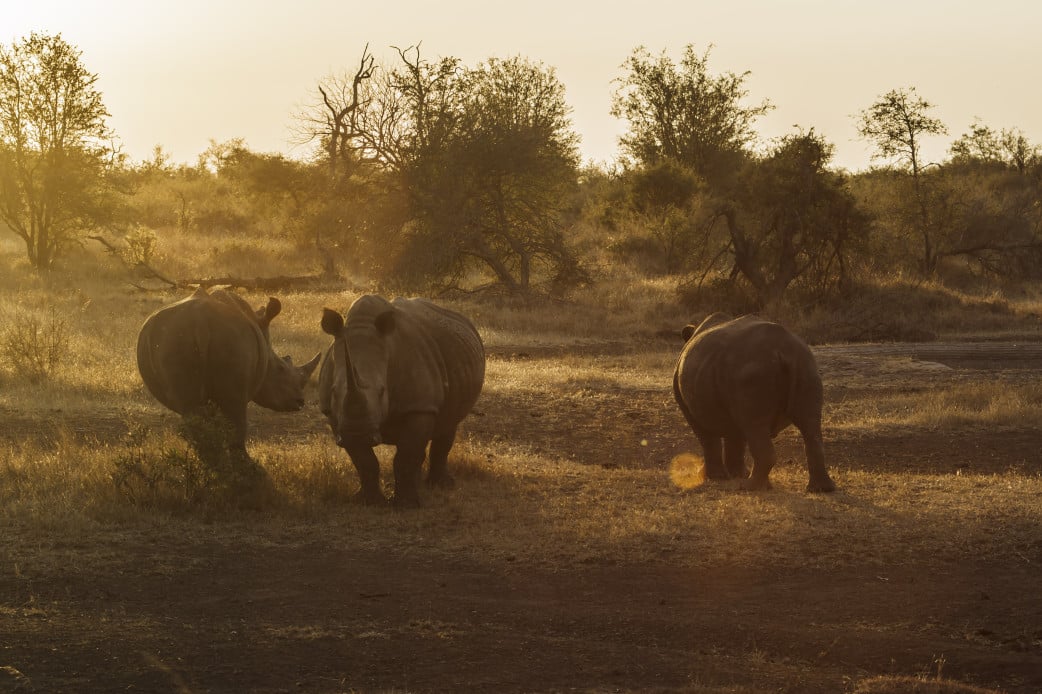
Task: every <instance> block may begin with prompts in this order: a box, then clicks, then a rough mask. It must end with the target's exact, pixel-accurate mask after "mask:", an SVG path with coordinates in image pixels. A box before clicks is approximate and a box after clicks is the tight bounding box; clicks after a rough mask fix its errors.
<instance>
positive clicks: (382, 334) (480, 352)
mask: <svg viewBox="0 0 1042 694" xmlns="http://www.w3.org/2000/svg"><path fill="white" fill-rule="evenodd" d="M322 330H323V331H324V332H325V333H326V334H328V335H331V336H332V337H333V343H332V344H331V345H330V346H329V348H328V349H327V350H326V353H325V357H324V359H323V360H322V368H321V370H320V371H319V377H318V390H319V405H320V407H321V409H322V412H323V414H325V415H326V418H327V420H328V421H329V426H330V428H331V429H332V431H333V436H334V438H335V439H336V442H337V444H338V445H339V446H340V447H341V448H343V449H344V450H345V451H347V454H348V456H349V457H350V458H351V462H352V463H353V464H354V466H355V469H356V470H357V471H358V478H359V481H360V482H361V486H362V489H361V492H360V496H361V498H362V500H363V501H364V502H365V503H368V504H383V503H386V501H387V500H386V498H385V497H384V494H383V491H382V490H381V488H380V468H379V462H378V461H377V458H376V455H375V453H374V452H373V447H374V446H376V445H379V444H381V443H386V444H390V445H393V446H396V447H397V450H396V452H395V457H394V503H395V505H397V506H400V507H415V506H418V505H419V494H418V489H417V487H418V481H419V475H420V469H421V468H422V466H423V461H424V459H425V458H426V457H427V444H428V443H429V444H430V468H429V471H428V474H427V483H428V485H431V486H451V485H452V483H453V481H452V478H451V477H450V476H449V474H448V471H447V461H448V454H449V450H450V449H451V448H452V445H453V442H454V441H455V438H456V428H457V427H458V425H459V423H460V422H461V421H462V420H463V418H464V417H466V416H467V414H468V413H469V412H470V410H471V408H473V406H474V403H475V402H477V399H478V396H479V395H480V394H481V388H482V386H483V385H484V381H485V348H484V346H483V345H482V342H481V337H480V336H479V335H478V332H477V330H476V329H475V328H474V325H473V324H472V323H471V322H470V321H469V320H468V319H467V318H465V317H464V316H461V315H460V314H458V313H455V312H453V311H449V310H447V309H444V308H441V307H439V306H436V305H435V304H433V303H431V302H429V301H426V300H424V299H402V298H399V299H395V300H394V301H393V302H392V301H387V300H386V299H384V298H382V297H379V296H373V295H368V296H363V297H360V298H359V299H357V300H356V301H355V302H354V303H353V304H351V307H350V308H349V309H348V312H347V316H346V317H345V316H342V315H341V314H340V313H338V312H336V311H334V310H332V309H328V308H327V309H325V311H324V312H323V314H322Z"/></svg>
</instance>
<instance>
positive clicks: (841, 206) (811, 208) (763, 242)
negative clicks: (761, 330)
mask: <svg viewBox="0 0 1042 694" xmlns="http://www.w3.org/2000/svg"><path fill="white" fill-rule="evenodd" d="M832 152H833V146H832V144H831V143H829V142H826V141H825V140H824V139H823V138H822V137H821V136H819V135H818V134H816V133H815V132H814V131H813V129H812V130H810V131H807V132H802V131H801V132H799V133H796V134H793V135H789V136H786V137H784V138H782V139H781V140H780V141H779V142H778V143H777V145H776V146H775V147H774V148H773V149H772V150H771V151H770V152H769V153H768V154H767V155H766V156H764V157H762V158H760V159H758V160H755V161H752V162H750V163H749V164H748V166H747V168H746V169H745V171H744V172H743V176H742V179H743V184H742V186H741V187H740V188H738V189H736V191H735V194H734V195H733V197H732V198H731V200H730V201H728V202H727V203H725V204H723V205H722V207H721V208H720V209H721V212H720V214H721V215H722V216H723V217H724V218H725V221H726V227H727V232H728V236H729V250H730V251H731V253H732V255H733V259H734V265H733V268H732V271H731V274H732V276H733V277H734V276H738V275H741V276H742V277H744V278H745V279H746V280H747V281H748V282H749V284H750V285H751V286H752V288H753V291H754V293H755V295H756V300H757V303H758V304H759V305H760V306H761V307H762V306H767V305H770V304H772V303H776V302H777V301H778V300H780V299H781V297H782V295H783V294H784V293H785V291H786V290H787V289H788V287H789V286H790V285H792V284H793V283H794V282H797V281H802V282H804V283H805V284H807V285H808V286H809V287H811V288H812V289H813V290H814V291H815V293H817V294H823V293H824V292H826V291H827V290H828V289H829V288H830V287H831V286H836V285H838V286H840V287H842V285H843V284H844V283H845V282H846V280H847V279H848V268H847V265H848V255H849V254H850V252H851V249H852V247H853V246H855V244H857V243H859V242H863V241H864V239H865V237H866V235H867V233H868V217H867V215H865V214H864V212H862V211H861V210H860V209H859V208H858V206H857V203H856V200H855V199H854V196H853V195H852V194H851V192H850V191H849V189H848V187H847V182H846V179H845V177H844V176H843V175H842V174H840V173H837V172H835V171H832V170H830V169H829V168H828V164H829V162H830V161H831V159H832Z"/></svg>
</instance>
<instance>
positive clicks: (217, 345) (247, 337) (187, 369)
mask: <svg viewBox="0 0 1042 694" xmlns="http://www.w3.org/2000/svg"><path fill="white" fill-rule="evenodd" d="M266 351H267V343H266V342H265V341H264V336H263V335H262V334H261V331H260V328H259V327H258V326H257V325H256V324H255V322H253V321H251V320H250V318H249V317H248V316H247V315H245V314H243V313H242V312H241V311H239V310H237V309H236V308H235V307H232V306H230V305H228V304H226V303H223V302H219V301H214V300H211V299H209V298H205V297H198V296H193V297H189V298H188V299H185V300H182V301H179V302H177V303H175V304H172V305H170V306H166V307H164V308H161V309H159V310H158V311H156V312H155V313H153V314H152V315H151V316H149V317H148V318H147V319H146V320H145V323H144V325H143V326H142V328H141V332H140V333H139V335H138V344H137V360H138V370H139V371H140V373H141V378H142V380H143V381H144V383H145V386H146V387H147V388H148V390H149V392H151V393H152V395H153V396H154V397H155V398H156V399H157V400H159V402H161V403H162V404H163V405H164V406H166V407H168V408H169V409H171V410H173V411H175V412H178V413H181V414H183V413H185V412H186V411H189V410H191V409H193V408H196V407H199V406H201V405H203V404H205V403H206V401H207V400H214V401H226V402H234V401H238V400H240V399H241V400H242V402H243V403H245V402H247V401H249V399H250V398H251V397H252V395H253V393H255V392H256V391H257V389H258V388H259V387H260V384H261V382H262V381H263V379H264V376H265V373H266V371H267V363H268V362H267V355H266Z"/></svg>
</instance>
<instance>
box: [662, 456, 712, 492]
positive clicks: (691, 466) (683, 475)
mask: <svg viewBox="0 0 1042 694" xmlns="http://www.w3.org/2000/svg"><path fill="white" fill-rule="evenodd" d="M669 479H670V480H671V481H672V482H673V484H675V485H676V486H677V487H679V488H680V489H685V490H687V489H695V488H697V487H701V486H702V485H703V484H705V481H706V465H705V461H704V460H703V459H702V456H700V455H695V454H694V453H681V454H679V455H677V456H674V457H673V460H671V461H669Z"/></svg>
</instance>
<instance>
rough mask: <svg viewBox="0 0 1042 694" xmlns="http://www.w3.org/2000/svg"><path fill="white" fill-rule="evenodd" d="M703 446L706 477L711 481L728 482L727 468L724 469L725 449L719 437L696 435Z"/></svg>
mask: <svg viewBox="0 0 1042 694" xmlns="http://www.w3.org/2000/svg"><path fill="white" fill-rule="evenodd" d="M696 436H697V437H698V442H699V443H700V444H702V455H703V457H705V465H706V477H708V478H709V479H711V480H726V479H727V477H728V475H727V468H726V467H724V447H723V441H722V440H721V439H720V437H719V436H709V435H707V434H696Z"/></svg>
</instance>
